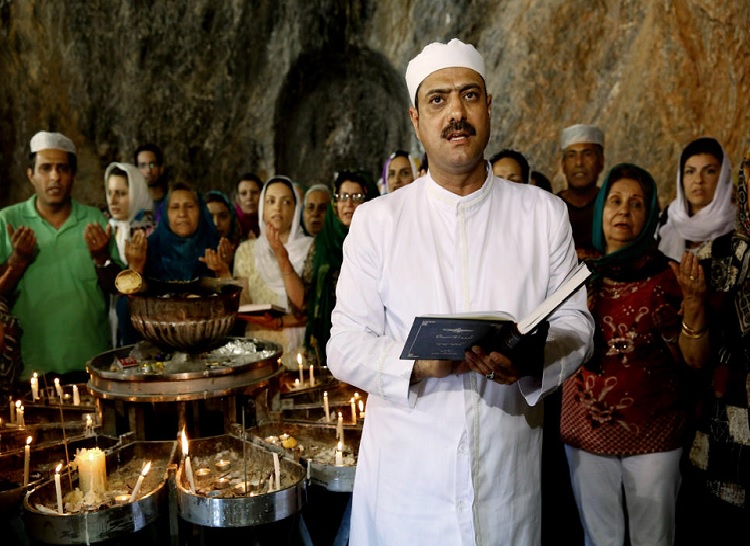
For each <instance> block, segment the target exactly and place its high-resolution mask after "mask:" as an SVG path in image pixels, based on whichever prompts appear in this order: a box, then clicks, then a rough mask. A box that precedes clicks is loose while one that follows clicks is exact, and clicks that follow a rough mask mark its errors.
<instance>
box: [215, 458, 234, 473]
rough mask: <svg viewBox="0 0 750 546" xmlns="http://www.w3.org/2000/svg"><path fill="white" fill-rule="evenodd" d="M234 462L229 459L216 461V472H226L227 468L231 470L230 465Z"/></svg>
mask: <svg viewBox="0 0 750 546" xmlns="http://www.w3.org/2000/svg"><path fill="white" fill-rule="evenodd" d="M231 464H232V462H231V461H230V460H229V459H216V460H215V461H214V465H216V470H218V471H219V472H224V471H225V470H226V469H227V468H229V465H231Z"/></svg>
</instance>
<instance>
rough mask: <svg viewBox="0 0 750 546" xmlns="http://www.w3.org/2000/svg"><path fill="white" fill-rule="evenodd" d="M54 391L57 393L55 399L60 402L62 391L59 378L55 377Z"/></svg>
mask: <svg viewBox="0 0 750 546" xmlns="http://www.w3.org/2000/svg"><path fill="white" fill-rule="evenodd" d="M55 391H57V397H58V398H59V399H60V401H61V402H62V396H63V389H62V387H61V386H60V378H59V377H55Z"/></svg>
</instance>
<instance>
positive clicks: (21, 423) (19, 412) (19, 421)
mask: <svg viewBox="0 0 750 546" xmlns="http://www.w3.org/2000/svg"><path fill="white" fill-rule="evenodd" d="M16 424H17V425H18V426H19V427H25V426H26V420H25V419H24V417H23V406H22V405H21V401H20V400H16Z"/></svg>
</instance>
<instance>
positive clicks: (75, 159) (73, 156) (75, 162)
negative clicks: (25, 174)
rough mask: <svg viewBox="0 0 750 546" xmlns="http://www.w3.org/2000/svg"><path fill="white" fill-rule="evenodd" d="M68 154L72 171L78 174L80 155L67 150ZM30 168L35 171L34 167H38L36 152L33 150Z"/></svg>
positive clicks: (30, 157)
mask: <svg viewBox="0 0 750 546" xmlns="http://www.w3.org/2000/svg"><path fill="white" fill-rule="evenodd" d="M67 154H68V165H70V172H72V173H73V174H76V173H77V172H78V156H76V154H74V153H73V152H67ZM29 169H31V172H34V169H36V152H31V153H30V154H29Z"/></svg>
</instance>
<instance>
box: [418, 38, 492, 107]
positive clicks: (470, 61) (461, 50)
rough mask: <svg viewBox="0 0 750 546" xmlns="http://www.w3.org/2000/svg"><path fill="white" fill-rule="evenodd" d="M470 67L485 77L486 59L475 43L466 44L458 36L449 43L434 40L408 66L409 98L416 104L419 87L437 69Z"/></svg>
mask: <svg viewBox="0 0 750 546" xmlns="http://www.w3.org/2000/svg"><path fill="white" fill-rule="evenodd" d="M456 67H460V68H470V69H471V70H474V71H475V72H478V73H479V75H480V76H482V79H483V80H485V83H486V81H487V80H486V78H485V77H484V73H485V68H484V59H482V56H481V55H480V54H479V52H478V51H477V50H476V49H475V48H474V46H473V45H469V44H465V43H463V42H462V41H461V40H459V39H458V38H453V39H452V40H451V41H450V42H448V43H447V44H441V43H440V42H434V43H432V44H429V45H427V46H425V48H424V49H423V50H422V53H420V54H419V55H417V56H416V57H414V58H413V59H412V60H411V61H409V65H408V66H407V67H406V87H407V88H408V89H409V99H410V100H411V103H412V106H413V105H414V104H415V101H416V96H417V89H418V88H419V84H421V83H422V82H423V81H424V79H425V78H426V77H427V76H429V75H430V74H432V73H433V72H435V71H437V70H442V69H443V68H456Z"/></svg>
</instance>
